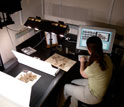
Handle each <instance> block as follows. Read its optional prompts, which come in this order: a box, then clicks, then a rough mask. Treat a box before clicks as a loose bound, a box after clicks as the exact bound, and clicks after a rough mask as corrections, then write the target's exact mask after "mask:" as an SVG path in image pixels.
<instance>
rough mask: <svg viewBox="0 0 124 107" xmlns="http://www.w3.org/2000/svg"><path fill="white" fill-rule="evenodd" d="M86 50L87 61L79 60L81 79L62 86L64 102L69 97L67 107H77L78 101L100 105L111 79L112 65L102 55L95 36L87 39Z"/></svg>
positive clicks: (100, 43) (98, 41)
mask: <svg viewBox="0 0 124 107" xmlns="http://www.w3.org/2000/svg"><path fill="white" fill-rule="evenodd" d="M87 48H88V53H89V54H90V58H89V61H88V62H87V63H85V62H86V58H85V57H81V59H80V74H81V76H82V77H83V78H82V79H76V80H73V81H72V82H71V84H65V86H64V97H65V100H66V99H67V98H68V97H69V96H71V104H70V106H69V107H78V101H81V102H84V103H87V104H97V103H100V102H101V101H102V99H103V96H104V95H105V93H106V90H107V87H108V85H109V82H110V79H111V75H112V68H113V65H112V62H111V59H110V57H109V56H108V55H107V54H103V50H102V41H101V39H100V38H99V37H97V36H92V37H90V38H88V40H87ZM85 64H86V65H85ZM84 78H85V79H84Z"/></svg>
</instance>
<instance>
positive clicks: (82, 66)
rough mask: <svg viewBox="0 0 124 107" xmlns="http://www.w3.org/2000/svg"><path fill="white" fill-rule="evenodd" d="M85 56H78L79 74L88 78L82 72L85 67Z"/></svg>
mask: <svg viewBox="0 0 124 107" xmlns="http://www.w3.org/2000/svg"><path fill="white" fill-rule="evenodd" d="M85 61H86V60H85V58H84V57H81V58H80V74H81V76H82V77H84V78H88V76H87V75H86V73H85V72H84V69H85Z"/></svg>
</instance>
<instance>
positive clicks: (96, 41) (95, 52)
mask: <svg viewBox="0 0 124 107" xmlns="http://www.w3.org/2000/svg"><path fill="white" fill-rule="evenodd" d="M86 43H87V48H88V50H90V52H91V56H90V59H89V61H88V63H87V66H89V65H91V64H92V63H93V62H94V61H96V62H97V63H99V65H100V67H101V69H102V70H105V69H106V62H105V61H104V53H103V50H102V41H101V39H100V38H99V37H97V36H92V37H89V38H88V39H87V42H86Z"/></svg>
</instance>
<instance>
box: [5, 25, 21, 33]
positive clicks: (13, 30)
mask: <svg viewBox="0 0 124 107" xmlns="http://www.w3.org/2000/svg"><path fill="white" fill-rule="evenodd" d="M6 28H7V29H9V30H11V31H14V32H19V31H18V30H14V29H11V28H9V27H7V26H6Z"/></svg>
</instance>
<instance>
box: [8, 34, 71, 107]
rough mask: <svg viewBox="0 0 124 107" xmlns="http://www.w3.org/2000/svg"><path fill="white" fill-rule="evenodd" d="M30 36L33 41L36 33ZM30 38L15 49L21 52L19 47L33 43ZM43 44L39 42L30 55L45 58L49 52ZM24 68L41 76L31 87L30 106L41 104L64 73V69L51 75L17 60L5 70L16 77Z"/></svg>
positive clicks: (38, 106) (35, 106)
mask: <svg viewBox="0 0 124 107" xmlns="http://www.w3.org/2000/svg"><path fill="white" fill-rule="evenodd" d="M35 37H36V38H35ZM32 38H33V39H32ZM32 38H31V39H32V40H33V41H34V40H35V39H37V38H38V35H36V36H34V37H32ZM31 39H29V40H28V41H26V42H24V43H22V44H20V45H19V46H17V51H19V52H21V51H20V49H21V48H23V47H26V46H31V45H33V43H32V42H33V41H30V40H31ZM37 40H39V39H37ZM29 44H30V45H29ZM42 45H43V46H42ZM44 46H45V45H44V43H42V44H40V45H39V46H38V47H37V48H36V50H37V52H36V53H34V54H32V55H31V56H35V57H39V58H40V59H42V60H45V59H47V58H48V57H49V56H50V54H49V53H50V49H47V48H44ZM72 68H73V67H72ZM24 69H27V70H30V71H32V72H34V73H37V74H39V75H41V76H42V77H41V78H40V79H39V80H38V81H37V82H36V83H35V84H34V85H33V87H32V92H31V99H30V107H40V106H41V105H43V103H44V102H45V100H46V99H47V97H48V96H49V94H50V93H51V92H52V90H53V89H54V88H55V86H56V85H57V84H58V82H59V81H60V79H61V78H62V77H63V75H64V74H65V72H64V71H62V70H60V71H59V73H58V74H57V75H56V76H55V77H53V76H51V75H49V74H46V73H44V72H41V71H38V70H36V69H33V68H30V67H28V66H26V65H23V64H20V63H18V62H17V60H16V61H15V63H14V64H13V65H12V66H11V69H9V68H8V70H7V72H8V74H9V75H11V76H14V77H16V76H17V75H18V74H19V73H20V72H21V71H22V70H24Z"/></svg>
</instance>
